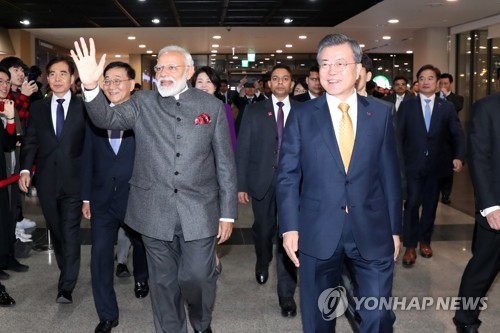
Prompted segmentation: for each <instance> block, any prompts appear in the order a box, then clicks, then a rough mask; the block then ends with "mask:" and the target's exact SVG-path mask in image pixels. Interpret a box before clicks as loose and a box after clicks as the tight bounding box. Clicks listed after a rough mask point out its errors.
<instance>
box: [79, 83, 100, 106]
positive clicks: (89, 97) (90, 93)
mask: <svg viewBox="0 0 500 333" xmlns="http://www.w3.org/2000/svg"><path fill="white" fill-rule="evenodd" d="M99 89H100V88H99V86H97V87H95V88H94V89H92V90H86V89H85V88H84V87H82V91H83V99H84V100H85V102H92V101H93V100H94V98H96V97H97V95H98V94H99Z"/></svg>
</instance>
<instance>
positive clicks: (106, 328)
mask: <svg viewBox="0 0 500 333" xmlns="http://www.w3.org/2000/svg"><path fill="white" fill-rule="evenodd" d="M116 326H118V319H115V320H103V321H101V322H100V323H99V325H97V327H96V328H95V331H94V333H111V329H112V328H113V327H116Z"/></svg>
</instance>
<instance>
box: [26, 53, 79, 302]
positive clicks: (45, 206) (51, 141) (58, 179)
mask: <svg viewBox="0 0 500 333" xmlns="http://www.w3.org/2000/svg"><path fill="white" fill-rule="evenodd" d="M46 71H47V79H48V82H49V85H50V88H51V89H52V91H53V95H52V97H51V98H45V99H42V100H38V101H36V102H34V103H33V104H32V105H31V107H30V125H29V126H28V130H27V133H26V136H25V138H24V144H23V146H22V148H21V175H20V179H19V188H20V189H21V191H23V192H28V188H29V186H30V181H31V178H30V172H29V170H30V169H31V167H32V165H33V163H34V162H35V158H36V157H37V160H36V161H37V171H36V172H37V192H38V198H39V199H40V204H41V206H42V211H43V215H44V217H45V220H46V222H47V227H48V228H49V230H50V232H51V236H52V242H53V244H54V252H55V255H56V260H57V265H58V267H59V269H60V271H61V274H60V276H59V282H58V286H57V288H58V293H57V298H56V301H57V302H58V303H72V302H73V297H72V292H73V289H74V288H75V285H76V281H77V279H78V273H79V271H80V246H81V244H80V222H81V219H82V211H81V209H82V201H81V193H80V192H81V182H80V177H81V164H82V155H83V145H84V141H85V126H86V112H85V107H84V105H83V102H82V99H81V98H80V97H77V96H74V95H73V94H72V93H71V90H70V89H71V85H72V84H73V81H74V72H75V65H74V63H73V61H72V60H71V59H70V58H69V57H63V56H58V57H55V58H54V59H52V60H50V61H49V63H48V64H47V67H46ZM37 153H38V154H37Z"/></svg>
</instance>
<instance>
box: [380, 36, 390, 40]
mask: <svg viewBox="0 0 500 333" xmlns="http://www.w3.org/2000/svg"><path fill="white" fill-rule="evenodd" d="M382 39H385V40H388V39H391V36H383V37H382Z"/></svg>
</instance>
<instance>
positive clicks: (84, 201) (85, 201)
mask: <svg viewBox="0 0 500 333" xmlns="http://www.w3.org/2000/svg"><path fill="white" fill-rule="evenodd" d="M82 201H83V203H87V204H89V203H90V201H89V200H82Z"/></svg>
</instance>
